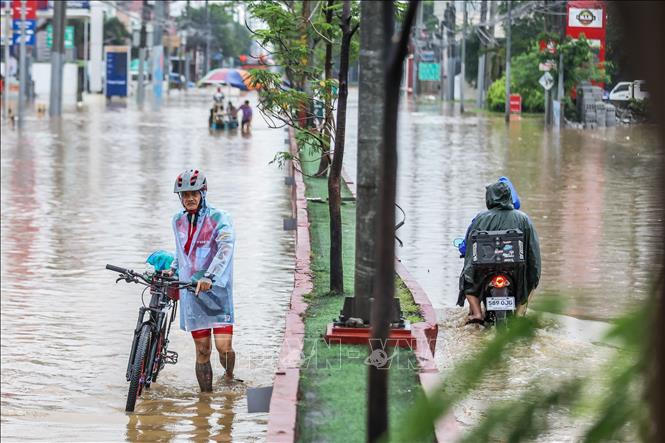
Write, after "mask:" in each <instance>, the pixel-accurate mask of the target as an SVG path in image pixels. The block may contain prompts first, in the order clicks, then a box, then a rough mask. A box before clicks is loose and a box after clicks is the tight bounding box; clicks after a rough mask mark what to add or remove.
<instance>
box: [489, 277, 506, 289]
mask: <svg viewBox="0 0 665 443" xmlns="http://www.w3.org/2000/svg"><path fill="white" fill-rule="evenodd" d="M509 284H510V282H509V281H508V278H507V277H506V276H505V275H497V276H496V277H494V278H493V279H492V286H494V287H495V288H504V287H506V286H508V285H509Z"/></svg>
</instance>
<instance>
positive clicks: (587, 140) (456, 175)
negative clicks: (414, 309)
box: [344, 90, 665, 441]
mask: <svg viewBox="0 0 665 443" xmlns="http://www.w3.org/2000/svg"><path fill="white" fill-rule="evenodd" d="M357 112H358V103H357V91H356V90H352V92H351V94H350V101H349V115H348V122H347V143H348V144H347V148H346V152H345V158H344V165H345V168H346V169H347V172H348V173H349V175H350V176H351V177H355V174H356V158H355V153H356V142H357V126H356V118H357ZM398 140H399V143H398V155H399V162H398V190H397V203H398V204H399V205H400V206H401V207H402V208H403V209H404V211H405V212H406V224H405V225H404V226H403V227H402V228H400V229H399V231H398V232H397V234H398V236H399V237H400V238H401V239H402V240H403V242H404V247H403V248H400V247H397V255H398V257H399V258H400V259H401V261H402V262H403V263H404V264H405V265H406V266H407V268H408V269H409V271H410V272H411V274H412V275H413V276H414V277H415V278H416V279H417V280H418V281H419V282H420V284H421V285H422V286H423V288H424V289H425V291H426V292H427V294H428V295H429V297H430V299H431V300H432V302H433V305H434V308H435V309H436V310H437V315H438V317H439V322H440V333H439V341H438V346H437V351H436V360H437V365H438V367H439V369H440V370H441V371H442V373H443V374H446V373H448V372H449V370H450V369H451V368H452V367H453V366H454V364H455V363H456V362H458V361H459V360H460V359H461V358H463V357H465V356H468V355H469V354H470V353H471V352H472V351H473V350H474V349H475V348H476V347H478V345H479V344H480V343H482V342H484V341H485V340H487V338H488V336H490V335H491V334H492V332H491V331H485V330H479V329H478V328H479V327H478V326H475V325H471V326H467V327H464V326H463V325H464V321H465V317H466V312H467V308H464V309H463V308H458V307H455V303H456V301H457V294H458V278H459V273H460V270H461V267H462V260H461V259H459V255H458V253H457V249H456V248H455V247H453V246H452V241H453V239H454V238H455V237H463V236H464V233H465V232H466V228H467V226H468V225H469V223H470V222H471V220H472V218H473V217H474V216H475V215H476V214H477V213H478V212H481V211H483V210H485V185H486V184H489V183H490V182H492V181H496V179H497V178H498V177H499V176H502V175H507V176H508V177H510V179H511V180H512V181H513V183H514V184H515V187H516V189H517V191H518V193H519V195H520V198H521V201H522V209H523V210H524V211H525V212H527V213H528V214H529V216H530V217H531V218H532V220H533V223H534V224H535V226H536V229H537V231H538V235H539V237H540V245H541V255H542V277H541V281H540V285H539V287H538V292H537V295H538V294H540V295H542V294H549V295H557V296H559V297H562V298H563V299H564V300H565V302H566V305H565V306H566V308H565V314H566V315H563V316H553V317H551V316H550V318H549V319H548V322H547V327H545V328H543V329H542V330H539V331H538V333H537V335H536V340H535V341H534V343H533V344H532V345H531V346H529V347H527V348H526V349H517V350H514V351H513V352H512V353H511V356H510V358H509V362H510V363H509V364H508V365H507V366H506V367H505V368H502V369H500V370H498V371H497V372H495V377H489V378H488V379H486V380H485V381H484V382H483V383H482V385H481V386H480V387H479V388H478V389H476V390H475V391H474V392H473V393H472V394H471V395H470V396H469V397H468V398H467V399H466V400H464V401H463V402H461V403H460V404H459V405H458V406H457V408H456V410H455V416H456V418H457V420H458V423H460V425H461V426H462V427H463V428H466V427H469V426H472V425H473V424H474V423H476V422H477V420H478V419H479V418H480V417H482V415H483V411H484V410H485V409H486V406H487V405H489V404H494V403H495V401H497V400H501V399H512V398H517V396H519V395H521V394H522V393H523V392H524V391H525V390H526V389H528V388H530V387H534V386H536V385H542V386H546V385H547V384H548V383H556V382H557V381H558V380H561V379H565V378H566V377H569V376H573V375H580V376H582V375H585V374H590V373H594V371H596V372H595V374H596V377H595V378H596V380H597V381H600V380H601V379H602V377H599V376H598V375H597V374H599V373H601V374H602V373H604V372H603V371H602V370H600V368H601V367H602V365H603V364H606V362H607V359H608V355H609V353H610V352H611V348H610V347H608V346H607V345H605V344H604V342H603V333H604V331H605V330H606V329H607V327H608V321H610V320H612V319H614V318H616V317H618V316H619V315H621V314H622V313H623V312H625V311H626V310H627V309H629V308H630V307H631V306H633V305H634V302H636V301H639V300H644V299H645V298H646V297H647V294H648V291H649V287H650V284H651V283H652V278H653V276H654V275H655V274H654V273H653V270H654V269H655V268H656V267H657V266H659V265H660V263H657V261H658V260H659V254H658V245H659V244H660V243H661V239H662V236H661V234H662V232H661V228H660V226H661V225H662V218H663V216H664V215H665V214H664V210H663V208H662V207H661V206H660V203H659V198H660V195H659V194H660V193H661V192H662V189H659V187H658V186H657V184H656V181H655V176H656V171H657V168H658V165H659V164H661V163H662V161H663V158H662V155H663V153H662V152H659V151H658V149H657V139H656V135H655V133H654V132H653V131H652V130H651V128H649V127H648V126H633V127H615V128H602V129H598V130H593V131H584V130H571V129H564V130H562V131H561V132H560V133H556V132H547V131H544V130H543V124H542V117H539V116H531V117H524V118H522V120H520V121H513V122H511V124H510V126H509V127H506V125H505V123H504V120H503V115H496V114H494V115H491V114H490V115H482V114H478V115H477V114H474V113H468V114H465V115H464V116H461V115H460V114H459V109H458V108H457V107H453V106H451V105H450V104H441V103H440V102H434V101H429V102H428V101H420V102H419V103H418V104H414V103H413V102H412V101H408V102H403V103H402V108H401V111H400V116H399V131H398ZM400 219H401V214H400V213H399V212H397V220H400ZM589 389H592V390H593V389H595V390H596V391H598V392H601V391H602V386H600V384H597V385H595V386H592V387H590V388H589ZM550 418H551V421H552V423H553V425H552V430H551V432H550V433H548V434H547V435H546V436H545V437H543V438H544V440H545V441H574V440H575V437H576V436H577V435H579V434H580V432H581V431H580V430H581V429H583V428H584V426H585V423H587V422H588V420H587V421H585V419H583V418H580V419H578V420H577V422H574V423H573V422H570V421H569V420H568V419H566V418H565V417H564V416H557V415H556V414H554V415H553V416H552V417H550Z"/></svg>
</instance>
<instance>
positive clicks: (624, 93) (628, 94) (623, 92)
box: [609, 80, 649, 104]
mask: <svg viewBox="0 0 665 443" xmlns="http://www.w3.org/2000/svg"><path fill="white" fill-rule="evenodd" d="M646 98H649V92H648V90H647V85H646V82H645V81H644V80H635V81H632V82H619V83H617V84H616V86H614V88H612V90H611V91H610V94H609V100H610V101H611V102H616V103H617V104H626V103H628V102H629V101H630V100H637V101H642V100H644V99H646Z"/></svg>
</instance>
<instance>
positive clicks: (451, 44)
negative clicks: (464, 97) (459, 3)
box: [446, 3, 456, 101]
mask: <svg viewBox="0 0 665 443" xmlns="http://www.w3.org/2000/svg"><path fill="white" fill-rule="evenodd" d="M448 6H449V7H448V9H447V15H448V20H447V23H448V76H447V78H448V84H447V85H446V87H447V88H446V89H448V100H450V101H453V100H455V21H456V20H455V3H451V4H449V5H448Z"/></svg>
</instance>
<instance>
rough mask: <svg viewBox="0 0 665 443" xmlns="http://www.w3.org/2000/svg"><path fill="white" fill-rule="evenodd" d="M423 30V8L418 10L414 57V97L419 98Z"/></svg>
mask: <svg viewBox="0 0 665 443" xmlns="http://www.w3.org/2000/svg"><path fill="white" fill-rule="evenodd" d="M422 30H423V8H418V15H417V16H416V38H415V39H414V43H415V51H414V52H415V53H414V55H413V97H414V98H415V97H417V96H418V94H419V93H420V90H419V87H420V80H418V72H419V71H420V69H419V68H418V64H419V63H420V37H421V36H422V32H423V31H422Z"/></svg>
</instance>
